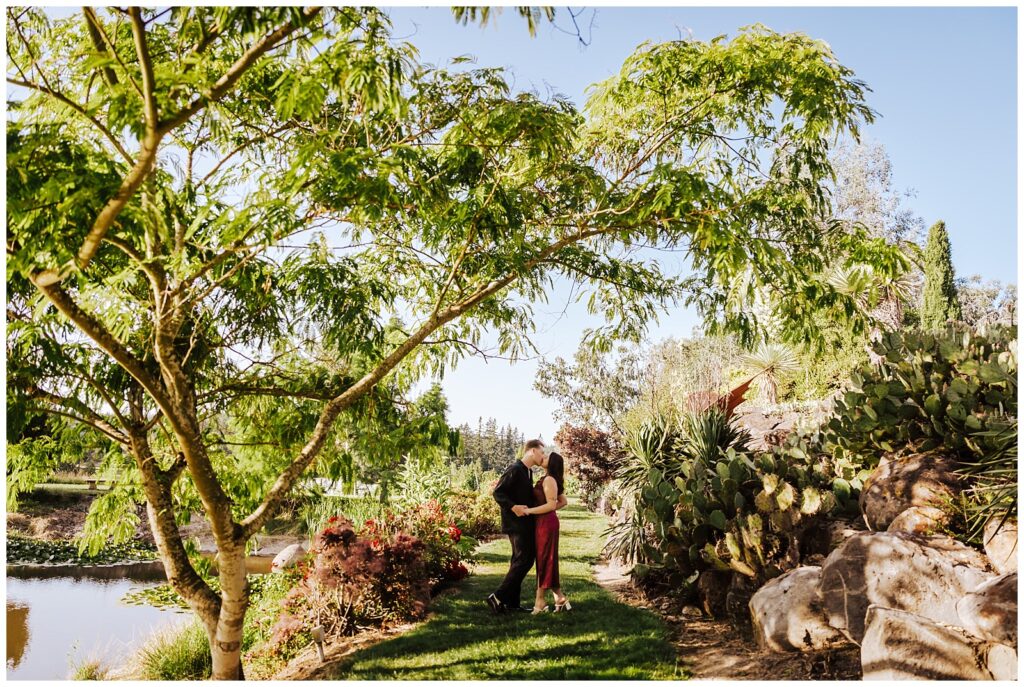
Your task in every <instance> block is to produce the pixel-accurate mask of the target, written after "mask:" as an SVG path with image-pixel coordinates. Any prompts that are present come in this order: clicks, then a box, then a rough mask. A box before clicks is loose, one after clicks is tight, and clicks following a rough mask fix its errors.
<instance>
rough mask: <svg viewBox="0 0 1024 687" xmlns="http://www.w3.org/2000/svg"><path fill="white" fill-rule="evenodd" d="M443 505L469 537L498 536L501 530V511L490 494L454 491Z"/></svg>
mask: <svg viewBox="0 0 1024 687" xmlns="http://www.w3.org/2000/svg"><path fill="white" fill-rule="evenodd" d="M443 505H444V508H445V510H447V512H448V514H449V515H450V516H451V518H452V519H453V520H454V521H455V523H456V524H457V525H458V526H459V528H460V529H461V530H462V533H463V534H465V535H466V536H468V537H473V538H474V539H480V538H482V537H488V536H491V535H493V534H497V533H498V531H499V530H500V529H501V511H500V510H499V509H498V503H497V501H495V500H494V497H492V496H491V495H490V493H487V494H478V493H476V492H475V491H454V492H452V493H451V494H450V495H449V496H448V498H447V499H445V502H444V504H443Z"/></svg>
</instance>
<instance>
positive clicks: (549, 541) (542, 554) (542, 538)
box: [533, 477, 561, 589]
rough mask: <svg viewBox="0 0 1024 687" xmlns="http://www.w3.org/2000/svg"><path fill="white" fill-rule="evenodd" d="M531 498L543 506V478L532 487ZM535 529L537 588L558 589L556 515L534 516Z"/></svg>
mask: <svg viewBox="0 0 1024 687" xmlns="http://www.w3.org/2000/svg"><path fill="white" fill-rule="evenodd" d="M533 498H534V502H535V503H536V504H537V505H544V504H545V503H547V501H548V497H547V496H545V495H544V478H543V477H542V478H541V479H540V481H539V482H537V484H535V485H534V487H533ZM534 519H535V520H536V527H537V586H538V587H540V588H541V589H558V588H559V587H560V586H561V585H559V583H558V515H557V514H556V513H555V511H550V512H548V513H542V514H541V515H537V516H534Z"/></svg>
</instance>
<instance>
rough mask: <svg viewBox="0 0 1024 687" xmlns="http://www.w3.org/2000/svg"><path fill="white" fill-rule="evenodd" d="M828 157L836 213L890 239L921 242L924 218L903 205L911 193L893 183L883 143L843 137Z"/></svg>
mask: <svg viewBox="0 0 1024 687" xmlns="http://www.w3.org/2000/svg"><path fill="white" fill-rule="evenodd" d="M831 158H832V166H833V168H834V169H835V182H834V183H833V184H831V185H830V187H831V191H832V206H833V213H834V215H835V216H836V217H838V218H841V219H844V220H846V221H848V222H857V223H860V224H863V225H864V226H865V227H867V228H868V230H869V231H870V232H871V233H872V235H874V236H881V237H884V238H886V239H887V240H888V241H889V242H890V243H896V244H898V243H905V242H909V243H914V244H920V243H921V242H922V240H923V238H924V220H923V219H921V217H919V216H917V215H915V214H914V212H913V211H912V210H910V209H909V208H907V207H906V205H905V201H906V200H907V199H909V198H911V197H912V196H913V193H912V192H911V191H909V190H905V191H899V190H897V189H896V188H895V187H894V184H893V180H892V173H893V172H892V161H891V160H890V159H889V153H888V152H887V151H886V150H885V146H883V145H882V144H881V143H877V142H872V141H862V142H859V143H855V142H852V141H843V142H842V143H840V144H839V145H838V146H837V147H836V148H835V150H834V151H833V153H832V156H831Z"/></svg>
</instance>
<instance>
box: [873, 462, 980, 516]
mask: <svg viewBox="0 0 1024 687" xmlns="http://www.w3.org/2000/svg"><path fill="white" fill-rule="evenodd" d="M956 466H957V464H956V460H955V459H953V458H951V457H949V456H943V455H939V454H932V453H919V454H914V455H910V456H904V457H899V458H889V457H887V458H883V459H882V461H881V462H880V463H879V464H878V467H877V468H875V471H874V472H872V473H871V476H870V477H868V478H867V480H865V481H864V488H863V489H862V490H861V492H860V511H861V513H863V515H864V522H866V523H867V525H868V527H869V528H871V529H873V530H884V529H886V528H887V527H889V525H890V523H892V521H893V520H895V519H896V516H898V515H899V514H900V513H902V512H903V511H905V510H907V509H908V508H912V507H914V506H931V507H938V506H941V505H942V504H943V503H944V502H945V501H946V500H947V499H949V498H950V497H952V496H953V494H954V493H955V492H956V491H957V490H958V488H959V485H960V477H959V476H958V475H957V474H956V472H955V470H956Z"/></svg>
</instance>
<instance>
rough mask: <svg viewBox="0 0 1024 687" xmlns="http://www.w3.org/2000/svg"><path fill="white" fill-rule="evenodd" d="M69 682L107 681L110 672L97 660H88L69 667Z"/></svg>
mask: <svg viewBox="0 0 1024 687" xmlns="http://www.w3.org/2000/svg"><path fill="white" fill-rule="evenodd" d="M69 679H71V680H108V679H110V670H109V669H108V668H107V667H106V666H104V665H103V663H102V662H101V661H100V660H99V659H95V658H90V659H86V660H85V661H82V662H81V663H76V664H75V665H73V666H72V667H71V675H70V677H69Z"/></svg>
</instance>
